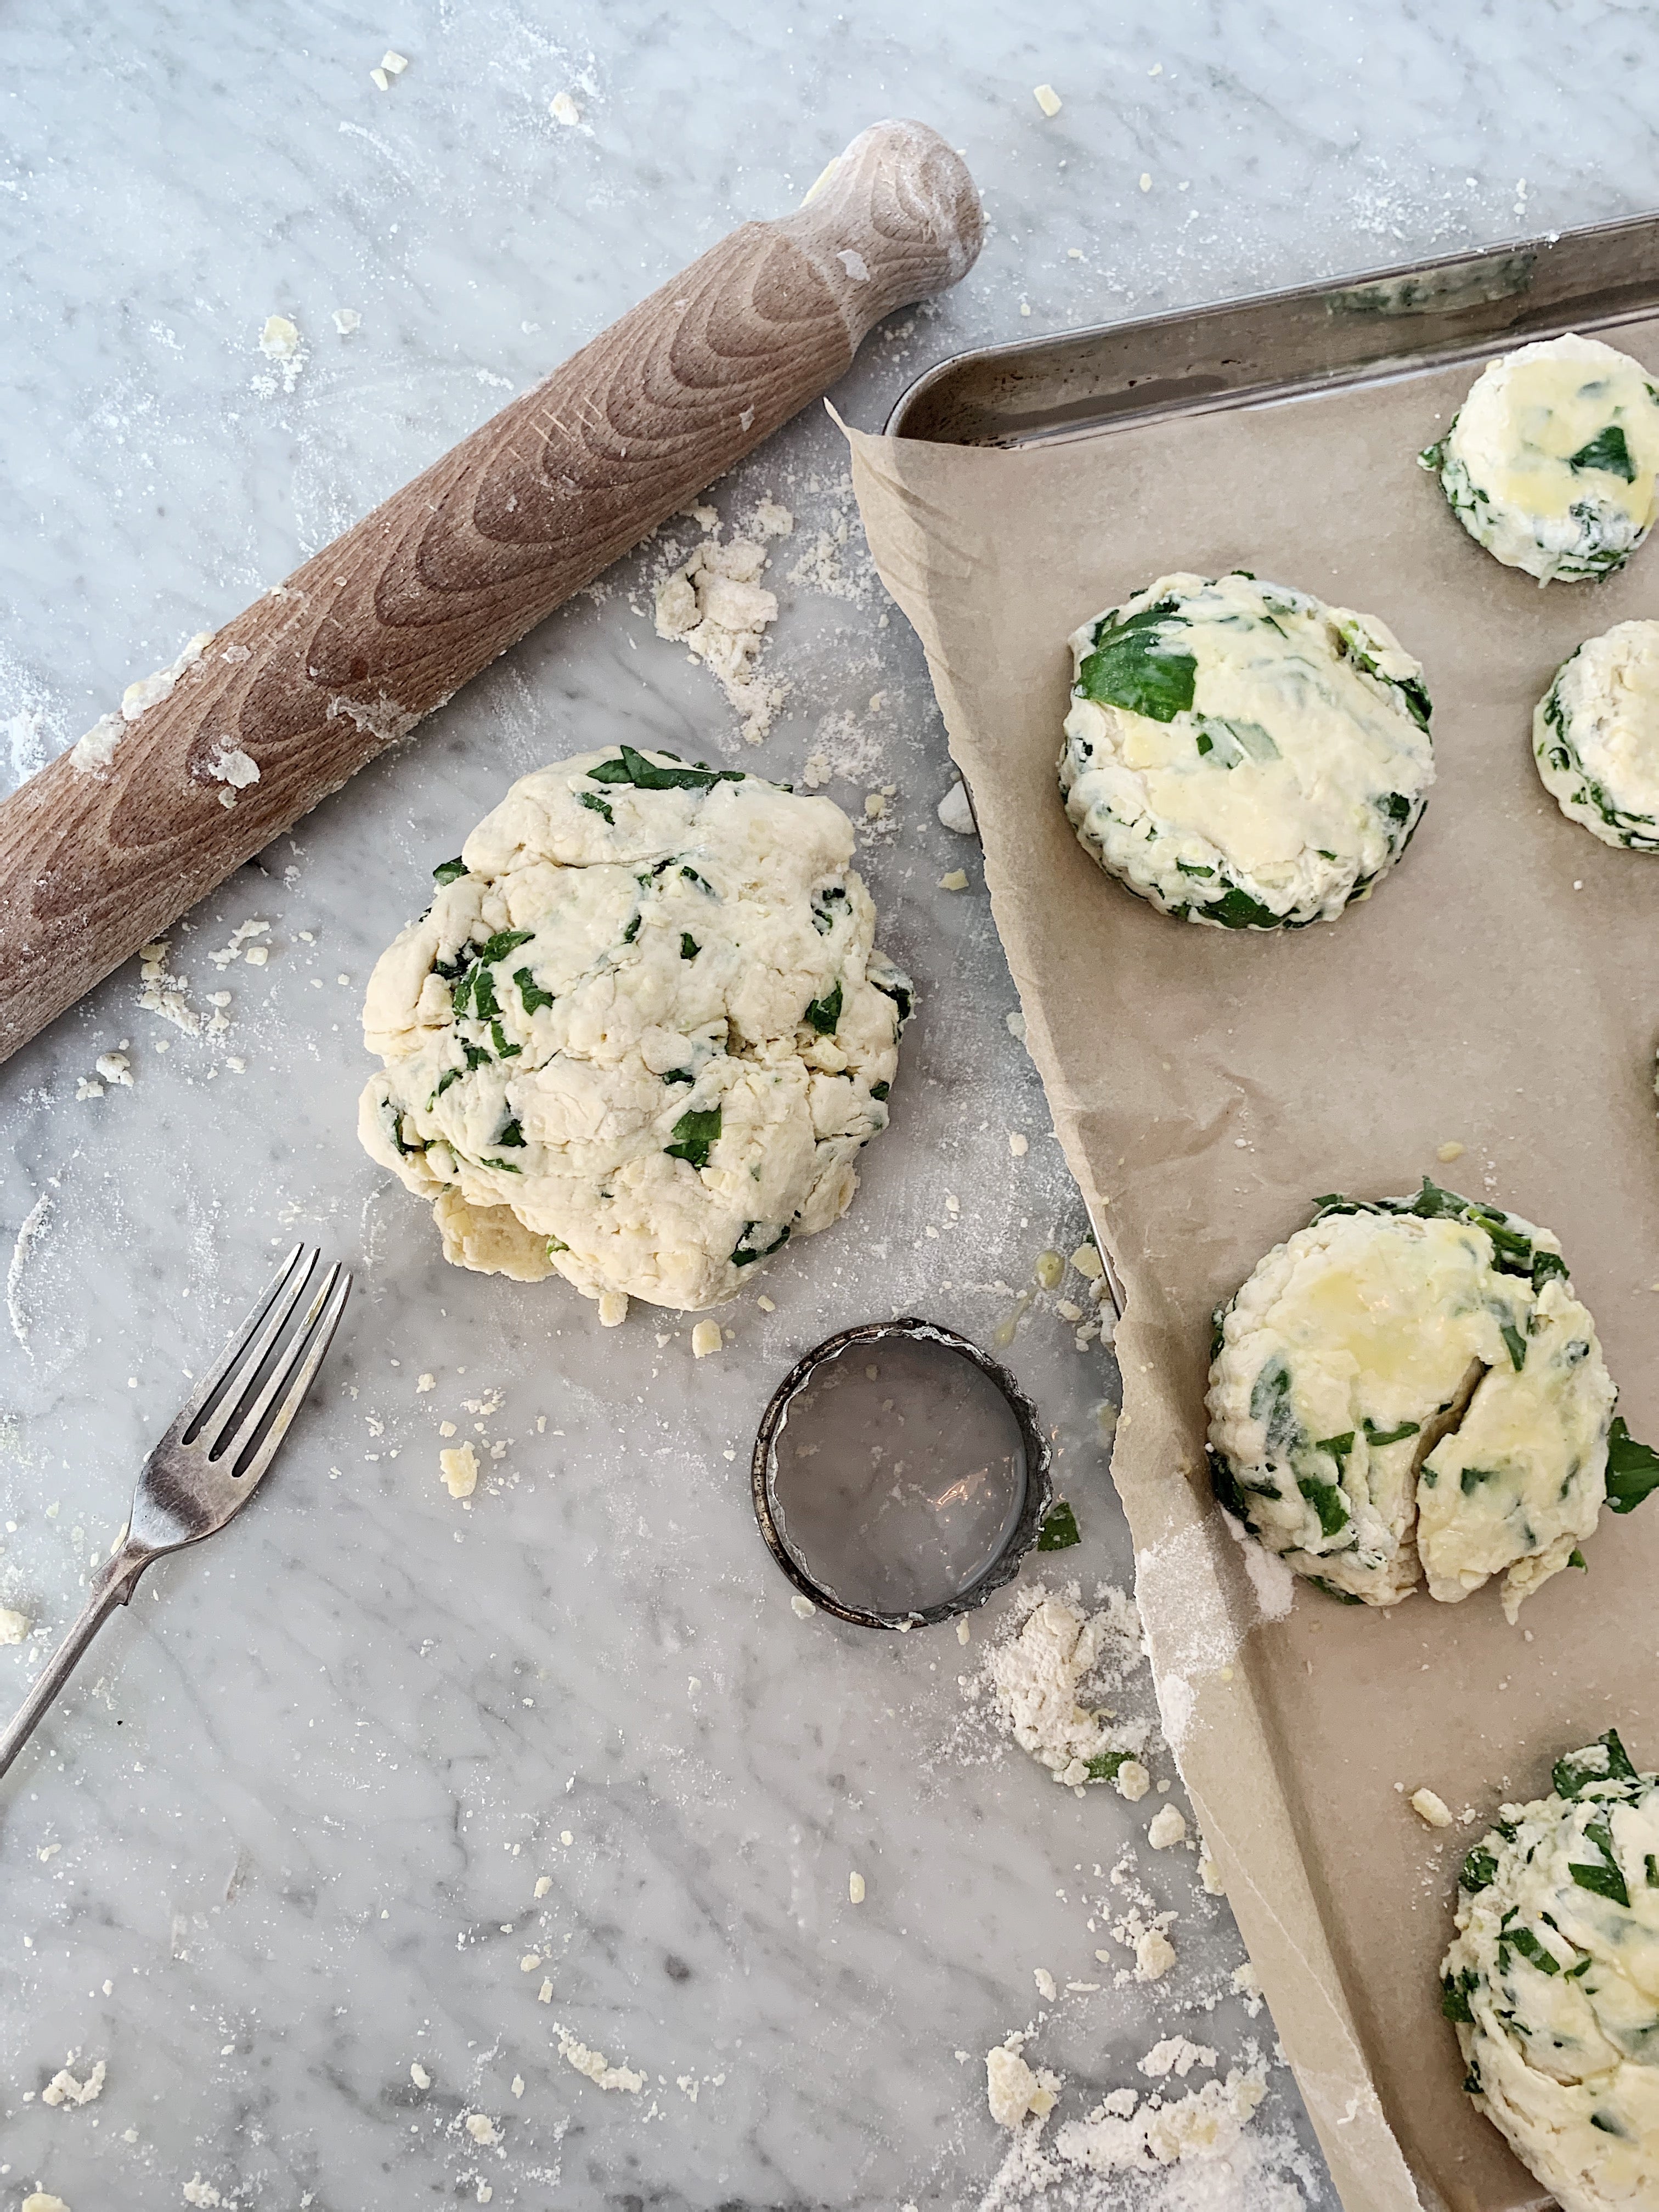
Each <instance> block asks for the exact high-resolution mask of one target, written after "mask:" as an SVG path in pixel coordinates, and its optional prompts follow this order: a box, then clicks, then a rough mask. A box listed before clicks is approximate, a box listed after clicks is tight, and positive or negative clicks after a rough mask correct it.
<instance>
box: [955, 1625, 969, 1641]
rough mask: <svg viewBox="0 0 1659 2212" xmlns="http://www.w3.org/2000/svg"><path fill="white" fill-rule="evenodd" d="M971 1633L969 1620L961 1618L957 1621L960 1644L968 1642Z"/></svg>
mask: <svg viewBox="0 0 1659 2212" xmlns="http://www.w3.org/2000/svg"><path fill="white" fill-rule="evenodd" d="M969 1635H970V1631H969V1626H968V1624H967V1622H966V1621H965V1620H959V1621H957V1643H958V1644H966V1643H967V1642H968V1641H969Z"/></svg>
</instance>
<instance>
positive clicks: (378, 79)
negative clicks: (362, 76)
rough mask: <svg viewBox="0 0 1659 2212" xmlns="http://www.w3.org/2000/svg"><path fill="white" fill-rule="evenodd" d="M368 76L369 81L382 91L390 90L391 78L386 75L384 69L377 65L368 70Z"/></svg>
mask: <svg viewBox="0 0 1659 2212" xmlns="http://www.w3.org/2000/svg"><path fill="white" fill-rule="evenodd" d="M368 76H369V82H370V83H371V84H374V85H377V86H378V87H379V88H380V90H381V91H382V92H390V91H391V89H392V79H391V78H390V77H389V76H387V75H386V71H385V70H383V69H381V68H380V67H379V66H378V65H377V66H376V67H375V68H374V69H372V70H370V71H369V73H368Z"/></svg>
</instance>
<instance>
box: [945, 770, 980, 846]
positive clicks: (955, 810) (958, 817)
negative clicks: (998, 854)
mask: <svg viewBox="0 0 1659 2212" xmlns="http://www.w3.org/2000/svg"><path fill="white" fill-rule="evenodd" d="M939 820H940V822H941V823H943V824H944V825H945V828H946V829H954V830H955V832H956V834H957V836H958V837H972V836H975V835H976V834H977V833H976V831H975V826H974V810H973V808H972V806H971V805H969V801H968V787H967V786H966V784H964V783H962V782H960V781H958V782H956V783H953V784H952V785H951V788H950V789H949V791H947V792H946V793H945V796H944V798H943V799H940V801H939Z"/></svg>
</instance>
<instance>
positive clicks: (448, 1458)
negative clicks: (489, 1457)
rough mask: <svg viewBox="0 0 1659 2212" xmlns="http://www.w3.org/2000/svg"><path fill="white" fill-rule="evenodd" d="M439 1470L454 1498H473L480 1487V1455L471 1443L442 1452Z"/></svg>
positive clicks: (439, 1459)
mask: <svg viewBox="0 0 1659 2212" xmlns="http://www.w3.org/2000/svg"><path fill="white" fill-rule="evenodd" d="M438 1469H439V1472H440V1474H441V1475H442V1476H443V1479H444V1481H445V1483H446V1485H447V1487H448V1491H449V1494H450V1496H451V1497H452V1498H471V1495H472V1493H473V1492H474V1491H475V1490H476V1489H477V1486H478V1455H477V1452H475V1451H474V1450H473V1449H472V1447H471V1444H470V1443H465V1444H456V1445H455V1446H454V1447H453V1449H451V1450H449V1451H441V1452H440V1453H439V1454H438Z"/></svg>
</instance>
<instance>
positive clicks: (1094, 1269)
mask: <svg viewBox="0 0 1659 2212" xmlns="http://www.w3.org/2000/svg"><path fill="white" fill-rule="evenodd" d="M1072 1265H1073V1267H1075V1268H1076V1269H1077V1271H1078V1273H1079V1275H1083V1276H1086V1277H1087V1279H1088V1280H1089V1281H1090V1282H1091V1283H1097V1282H1099V1280H1100V1279H1101V1278H1102V1276H1103V1275H1104V1273H1106V1269H1105V1267H1104V1265H1103V1262H1102V1260H1101V1256H1100V1255H1099V1253H1098V1252H1097V1251H1096V1249H1095V1248H1094V1246H1093V1245H1092V1244H1079V1246H1078V1248H1077V1249H1076V1251H1075V1252H1073V1255H1072Z"/></svg>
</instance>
